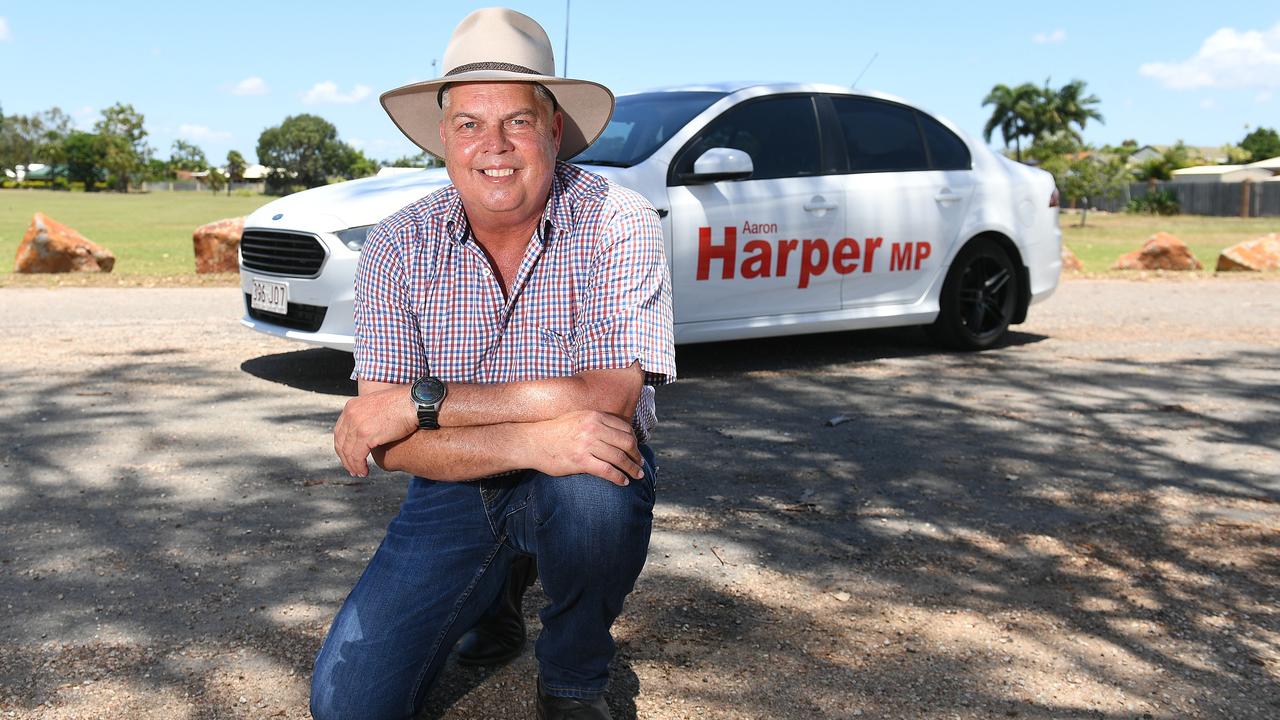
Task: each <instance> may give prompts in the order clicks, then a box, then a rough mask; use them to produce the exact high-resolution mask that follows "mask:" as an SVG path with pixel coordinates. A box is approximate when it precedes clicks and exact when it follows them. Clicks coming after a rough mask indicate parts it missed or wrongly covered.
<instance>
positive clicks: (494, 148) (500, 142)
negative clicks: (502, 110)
mask: <svg viewBox="0 0 1280 720" xmlns="http://www.w3.org/2000/svg"><path fill="white" fill-rule="evenodd" d="M483 144H484V149H485V151H486V152H491V153H500V152H507V151H508V150H510V149H511V148H512V147H514V146H513V145H512V144H511V139H510V138H509V137H507V127H506V124H505V123H493V124H490V125H489V126H488V128H486V130H485V132H484V136H483Z"/></svg>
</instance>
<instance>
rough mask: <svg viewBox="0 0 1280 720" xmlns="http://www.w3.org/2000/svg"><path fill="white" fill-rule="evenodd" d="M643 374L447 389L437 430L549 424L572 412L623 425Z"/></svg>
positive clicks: (635, 367)
mask: <svg viewBox="0 0 1280 720" xmlns="http://www.w3.org/2000/svg"><path fill="white" fill-rule="evenodd" d="M643 381H644V371H643V370H642V369H641V368H640V364H639V363H634V364H632V366H631V367H629V368H625V369H618V370H603V371H591V372H586V373H580V374H578V375H571V376H568V377H559V378H546V379H542V380H527V381H523V382H512V383H496V384H491V385H485V384H473V383H448V388H449V395H448V397H447V398H446V399H445V402H444V405H443V406H442V407H441V409H440V425H441V426H443V427H466V426H474V425H496V424H499V423H530V422H540V421H542V420H552V419H554V418H557V417H561V416H563V415H566V414H568V413H571V412H575V411H581V410H594V411H597V412H605V413H609V414H611V415H616V416H618V417H620V418H623V419H625V420H627V421H630V420H631V416H632V415H633V414H635V410H636V402H637V401H638V400H639V399H640V388H641V386H642V384H643Z"/></svg>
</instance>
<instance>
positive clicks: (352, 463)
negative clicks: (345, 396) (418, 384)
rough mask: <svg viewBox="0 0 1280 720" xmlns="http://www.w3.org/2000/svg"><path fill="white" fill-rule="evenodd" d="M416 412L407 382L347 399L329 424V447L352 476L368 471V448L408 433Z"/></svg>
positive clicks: (415, 425) (412, 428) (414, 427)
mask: <svg viewBox="0 0 1280 720" xmlns="http://www.w3.org/2000/svg"><path fill="white" fill-rule="evenodd" d="M417 430H418V415H417V412H416V411H415V410H414V405H413V401H412V400H410V398H409V386H408V385H397V386H394V387H389V388H386V389H383V390H376V391H374V392H370V393H362V394H361V395H360V396H359V397H354V398H351V399H350V400H348V401H347V405H346V407H344V408H343V409H342V415H341V416H339V417H338V424H337V425H335V426H334V428H333V449H334V451H335V452H337V453H338V457H339V458H340V459H341V460H342V466H343V467H344V468H346V469H347V472H349V473H351V475H352V476H354V477H365V476H366V475H368V474H369V451H370V450H373V449H374V448H376V447H378V446H380V445H385V444H387V443H389V442H395V441H396V440H400V439H402V438H406V437H408V436H410V435H412V434H413V433H414V432H416V431H417Z"/></svg>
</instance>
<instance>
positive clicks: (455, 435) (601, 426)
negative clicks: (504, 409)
mask: <svg viewBox="0 0 1280 720" xmlns="http://www.w3.org/2000/svg"><path fill="white" fill-rule="evenodd" d="M404 387H405V386H403V385H396V384H392V383H378V382H370V381H365V380H362V381H360V385H359V392H360V395H362V396H366V395H370V394H373V393H382V392H385V391H388V390H391V391H396V392H399V391H400V390H401V389H403V388H404ZM406 401H407V398H406ZM342 425H343V423H342V421H341V420H340V421H339V426H340V427H341V426H342ZM345 436H347V433H346V432H344V431H341V430H340V431H337V432H335V446H337V447H339V450H338V452H339V456H343V458H344V459H343V463H344V465H347V466H348V467H349V468H350V467H352V466H355V467H356V469H357V470H360V469H361V468H360V467H359V466H360V464H362V463H363V461H364V458H363V455H364V451H363V450H362V449H361V448H363V447H365V446H364V444H363V443H359V442H356V443H347V442H344V441H343V440H341V439H340V438H342V437H345ZM368 452H369V454H370V455H372V457H373V460H374V462H376V463H377V464H378V466H379V467H381V468H382V469H384V470H388V471H402V472H408V473H412V474H414V475H419V476H421V477H427V478H431V479H432V480H441V481H445V482H456V481H461V480H474V479H476V478H480V477H486V476H489V475H497V474H500V473H505V472H509V471H512V470H523V469H534V470H538V471H540V472H544V473H546V474H548V475H554V476H563V475H577V474H582V473H586V474H591V475H596V476H598V477H602V478H604V479H606V480H608V481H610V482H612V483H615V484H617V485H626V484H627V483H628V481H629V479H630V478H639V477H640V476H641V475H642V467H641V463H642V458H641V457H640V451H639V449H638V448H637V446H636V440H635V434H634V433H633V432H632V429H631V425H630V422H629V421H627V420H623V419H622V418H619V417H617V416H614V415H612V414H610V413H606V412H600V411H595V410H573V411H569V412H567V413H564V414H561V415H559V416H557V417H555V418H552V419H550V420H544V421H540V422H524V423H494V424H491V425H474V426H469V427H441V428H437V429H433V430H417V431H414V432H411V433H409V434H408V435H407V436H405V437H401V438H398V439H396V440H392V441H390V442H386V443H383V444H381V445H378V446H376V447H373V448H371V449H370V450H369V451H368ZM357 456H360V457H357ZM358 474H360V475H363V474H365V473H364V472H359V473H358Z"/></svg>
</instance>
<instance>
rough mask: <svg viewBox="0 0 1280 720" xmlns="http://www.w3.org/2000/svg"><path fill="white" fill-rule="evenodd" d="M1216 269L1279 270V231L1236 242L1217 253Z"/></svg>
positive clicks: (1220, 270)
mask: <svg viewBox="0 0 1280 720" xmlns="http://www.w3.org/2000/svg"><path fill="white" fill-rule="evenodd" d="M1217 269H1218V271H1219V272H1222V271H1223V270H1228V271H1232V270H1246V271H1254V272H1262V271H1267V270H1280V233H1271V234H1270V235H1263V236H1262V237H1260V238H1254V239H1253V240H1246V241H1244V242H1242V243H1236V244H1235V245H1232V246H1231V247H1229V248H1227V249H1226V250H1223V251H1222V253H1221V254H1220V255H1218V268H1217Z"/></svg>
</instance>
